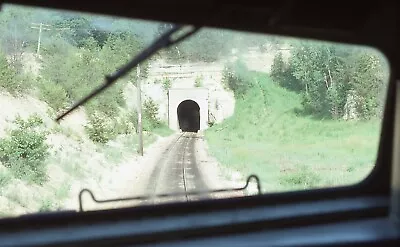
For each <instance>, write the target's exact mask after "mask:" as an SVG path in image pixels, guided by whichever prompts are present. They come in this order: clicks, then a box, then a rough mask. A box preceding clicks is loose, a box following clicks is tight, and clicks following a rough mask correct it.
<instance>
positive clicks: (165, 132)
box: [151, 124, 174, 137]
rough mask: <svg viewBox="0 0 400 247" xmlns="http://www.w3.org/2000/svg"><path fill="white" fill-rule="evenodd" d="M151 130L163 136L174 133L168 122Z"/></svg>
mask: <svg viewBox="0 0 400 247" xmlns="http://www.w3.org/2000/svg"><path fill="white" fill-rule="evenodd" d="M151 132H152V133H154V134H156V135H159V136H163V137H165V136H170V135H172V134H173V133H174V131H173V130H171V129H170V128H169V127H168V126H167V125H166V124H161V126H160V127H158V128H155V129H153V130H152V131H151Z"/></svg>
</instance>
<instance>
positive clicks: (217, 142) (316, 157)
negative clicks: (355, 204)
mask: <svg viewBox="0 0 400 247" xmlns="http://www.w3.org/2000/svg"><path fill="white" fill-rule="evenodd" d="M248 73H249V75H248V76H249V77H250V79H251V80H253V81H257V82H258V85H259V86H258V87H252V88H250V89H249V90H247V92H246V94H245V96H244V97H239V98H236V102H235V112H234V114H233V116H232V117H230V118H228V119H226V120H224V122H222V123H218V124H215V125H214V126H212V127H211V128H209V129H207V130H206V131H205V138H206V139H207V143H208V146H209V150H210V153H211V155H212V156H214V157H216V158H217V160H218V161H219V163H220V164H222V165H223V166H225V167H226V168H228V170H229V171H230V170H234V171H238V172H240V173H241V174H242V175H243V180H244V179H245V177H246V176H248V175H249V174H257V175H258V176H259V177H260V181H261V182H262V188H263V190H264V192H267V193H270V192H276V191H287V190H293V189H308V188H314V187H319V188H320V187H332V186H342V185H348V184H352V183H356V182H359V181H361V180H362V179H363V178H365V177H366V176H367V175H368V173H369V172H370V171H371V169H372V168H373V165H374V164H375V159H376V150H377V148H378V141H379V134H380V121H378V120H376V119H371V120H368V121H337V120H332V119H322V120H321V119H315V118H314V117H313V116H308V115H304V114H299V113H298V111H297V109H299V108H301V107H302V106H301V102H302V98H303V95H302V94H298V93H296V92H293V91H291V90H287V89H284V88H282V87H280V86H279V85H277V84H276V83H273V81H272V80H271V78H269V76H268V75H266V74H264V73H253V72H248ZM265 98H267V104H264V102H265V101H264V99H265Z"/></svg>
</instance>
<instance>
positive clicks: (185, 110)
mask: <svg viewBox="0 0 400 247" xmlns="http://www.w3.org/2000/svg"><path fill="white" fill-rule="evenodd" d="M178 122H179V128H180V129H181V130H182V131H183V132H197V131H199V130H200V107H199V105H198V104H197V103H196V102H195V101H193V100H185V101H182V102H181V103H180V104H179V105H178Z"/></svg>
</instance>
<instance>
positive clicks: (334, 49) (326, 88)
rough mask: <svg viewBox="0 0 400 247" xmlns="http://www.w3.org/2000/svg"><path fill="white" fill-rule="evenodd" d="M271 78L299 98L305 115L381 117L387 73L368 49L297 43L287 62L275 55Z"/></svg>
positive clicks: (381, 61) (380, 58)
mask: <svg viewBox="0 0 400 247" xmlns="http://www.w3.org/2000/svg"><path fill="white" fill-rule="evenodd" d="M271 76H272V77H273V79H274V80H275V81H276V82H277V83H279V84H280V85H281V86H282V87H285V88H288V89H290V90H293V91H296V92H299V93H301V94H302V98H303V102H302V104H303V107H304V111H305V112H306V113H308V114H313V115H318V116H329V117H332V118H335V119H337V118H342V117H344V116H347V117H350V118H362V119H368V118H371V117H376V116H380V114H381V112H380V111H381V109H382V104H383V99H384V94H385V89H386V84H387V80H388V70H387V64H386V61H385V60H384V59H383V58H382V56H380V54H379V53H377V52H375V51H374V50H372V49H369V48H361V47H349V46H344V45H337V44H336V45H335V44H329V43H321V42H319V43H316V42H299V43H294V44H293V46H292V49H291V55H290V58H289V59H288V61H285V59H284V58H283V55H282V53H277V54H276V56H275V59H274V62H273V65H272V68H271ZM350 112H352V114H351V115H352V116H348V115H349V114H350Z"/></svg>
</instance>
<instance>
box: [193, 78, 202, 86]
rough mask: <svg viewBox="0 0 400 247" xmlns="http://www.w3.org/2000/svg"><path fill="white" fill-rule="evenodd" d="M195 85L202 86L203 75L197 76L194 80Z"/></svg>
mask: <svg viewBox="0 0 400 247" xmlns="http://www.w3.org/2000/svg"><path fill="white" fill-rule="evenodd" d="M194 86H195V87H202V86H203V76H197V77H196V79H195V80H194Z"/></svg>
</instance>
